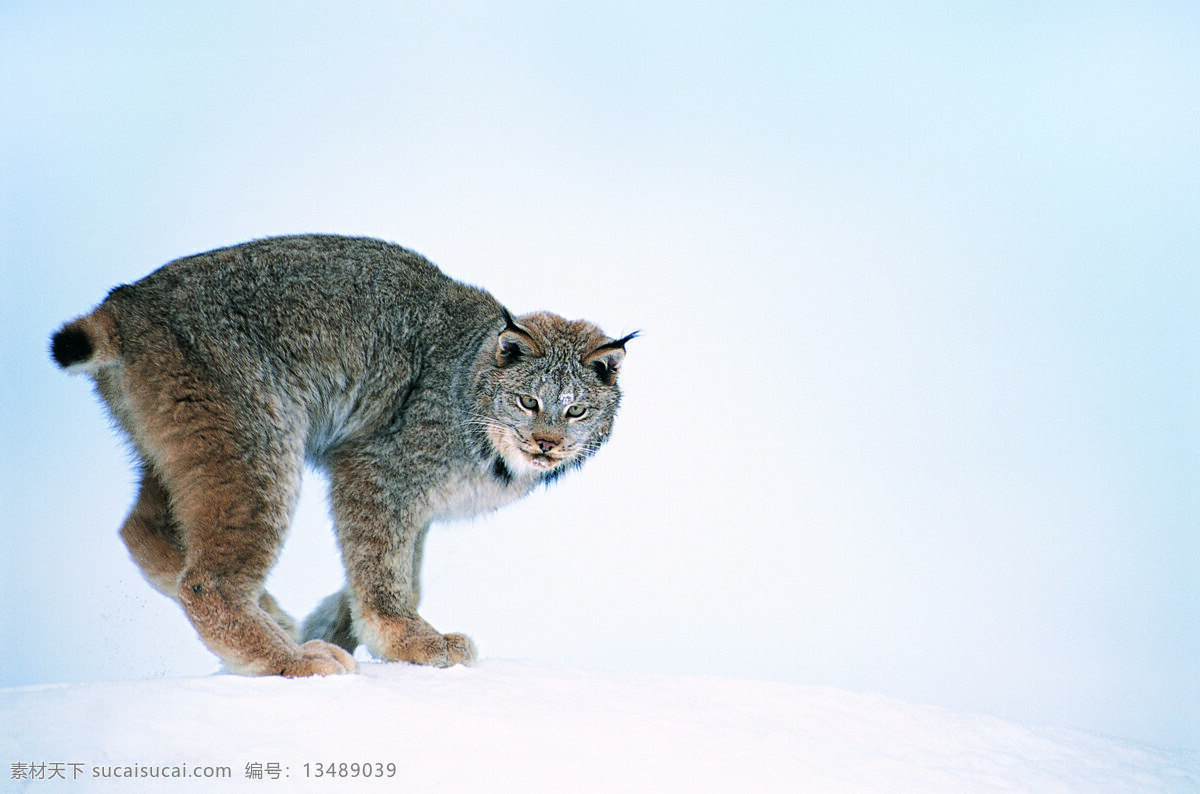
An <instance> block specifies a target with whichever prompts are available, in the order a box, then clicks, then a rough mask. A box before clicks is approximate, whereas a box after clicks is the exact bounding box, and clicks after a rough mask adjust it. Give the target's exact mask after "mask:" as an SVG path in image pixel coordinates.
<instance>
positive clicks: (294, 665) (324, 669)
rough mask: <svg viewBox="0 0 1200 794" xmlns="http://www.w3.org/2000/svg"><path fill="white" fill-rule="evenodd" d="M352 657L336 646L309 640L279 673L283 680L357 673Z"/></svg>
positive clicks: (356, 666)
mask: <svg viewBox="0 0 1200 794" xmlns="http://www.w3.org/2000/svg"><path fill="white" fill-rule="evenodd" d="M357 672H358V664H357V663H356V662H355V661H354V657H353V656H351V655H350V654H348V653H346V652H345V651H344V650H342V649H341V648H339V647H337V646H336V645H330V644H329V643H327V642H323V641H321V640H309V641H308V642H306V643H304V644H303V645H301V646H300V654H299V656H297V657H296V658H295V659H293V660H292V661H290V662H288V664H287V665H286V666H285V667H284V668H283V669H282V670H281V671H280V672H279V674H280V675H282V676H283V677H284V678H302V677H304V676H310V675H340V674H342V673H357Z"/></svg>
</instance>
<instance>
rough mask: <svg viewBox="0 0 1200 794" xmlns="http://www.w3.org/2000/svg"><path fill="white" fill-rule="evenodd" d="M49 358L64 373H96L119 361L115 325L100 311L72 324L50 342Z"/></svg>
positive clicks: (67, 325) (64, 327) (60, 330)
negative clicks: (97, 370) (64, 371)
mask: <svg viewBox="0 0 1200 794" xmlns="http://www.w3.org/2000/svg"><path fill="white" fill-rule="evenodd" d="M50 356H51V357H52V358H53V359H54V360H55V361H56V362H57V363H58V365H59V366H60V367H62V368H63V369H65V370H72V371H78V370H85V371H90V370H96V369H99V368H101V367H105V366H111V365H113V364H116V363H117V361H118V360H119V359H120V357H121V350H120V344H119V341H118V339H117V333H116V324H115V323H114V322H113V320H112V317H111V316H110V315H109V314H108V313H107V312H105V311H104V310H103V309H97V310H96V311H94V312H92V313H91V314H89V315H87V316H85V317H80V318H79V319H76V320H72V321H71V322H69V323H67V324H66V325H64V326H63V327H62V328H60V329H59V330H58V332H57V333H55V334H54V336H53V337H52V338H51V340H50Z"/></svg>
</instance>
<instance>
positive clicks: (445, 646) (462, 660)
mask: <svg viewBox="0 0 1200 794" xmlns="http://www.w3.org/2000/svg"><path fill="white" fill-rule="evenodd" d="M475 657H476V651H475V643H473V642H471V638H470V637H468V636H467V635H466V634H432V635H425V636H422V637H414V638H412V639H411V640H408V641H406V642H403V643H401V644H400V656H399V658H398V661H404V662H412V663H413V664H427V665H429V666H431V667H453V666H454V665H456V664H466V665H471V664H474V663H475Z"/></svg>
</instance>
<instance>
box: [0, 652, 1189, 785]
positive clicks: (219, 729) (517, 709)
mask: <svg viewBox="0 0 1200 794" xmlns="http://www.w3.org/2000/svg"><path fill="white" fill-rule="evenodd" d="M0 748H2V750H0V762H2V763H3V768H2V770H0V772H2V774H0V790H5V791H7V790H13V789H15V790H28V791H93V790H101V791H109V790H111V791H129V790H145V791H163V792H184V791H206V792H209V791H225V790H230V789H236V790H246V791H263V792H268V791H279V792H284V791H288V792H290V791H322V792H324V791H338V790H342V791H345V790H355V791H358V790H377V789H378V790H383V789H387V790H396V791H407V792H425V791H438V792H460V791H472V792H522V793H523V794H536V793H537V792H656V793H657V792H688V794H699V793H701V792H926V793H927V792H955V793H956V794H962V793H963V792H982V791H1008V792H1012V791H1016V792H1104V793H1105V794H1111V793H1112V792H1150V791H1169V792H1186V791H1198V790H1200V753H1194V752H1190V751H1172V750H1166V749H1161V748H1153V747H1147V746H1143V745H1137V744H1133V743H1130V742H1125V741H1119V740H1115V739H1109V738H1105V737H1102V736H1098V735H1094V734H1089V733H1083V732H1080V731H1075V730H1067V729H1059V728H1049V727H1030V726H1024V725H1019V724H1015V723H1012V722H1007V721H1004V720H1000V719H996V718H993V717H990V716H984V715H980V714H970V713H962V712H955V711H951V710H947V709H944V708H939V707H933V706H927V705H921V704H916V703H910V702H905V701H901V700H897V699H894V698H888V697H882V696H875V695H865V694H855V693H851V692H846V691H842V690H837V689H831V688H826V687H815V686H804V685H799V684H792V683H774V682H764V681H748V680H733V679H723V678H716V677H695V676H690V677H672V676H665V675H663V676H646V675H631V674H615V673H599V672H587V671H582V670H574V669H565V668H553V667H546V666H543V665H538V664H533V663H529V662H516V661H500V660H484V661H482V662H481V663H480V664H479V665H478V666H476V667H472V668H466V667H454V668H451V669H448V670H437V669H428V668H421V667H414V666H410V665H400V664H377V663H367V664H363V665H362V672H361V673H360V674H359V675H356V676H342V677H331V678H316V679H305V680H285V679H280V678H242V677H238V676H232V675H214V676H209V677H203V678H185V679H151V680H142V681H128V682H120V683H102V684H69V685H66V684H64V685H50V686H33V687H18V688H7V689H2V690H0ZM343 763H344V764H347V766H346V767H345V772H346V773H352V772H353V771H354V767H352V766H349V765H351V764H359V765H368V766H370V771H371V772H372V773H373V774H372V777H371V778H369V779H368V778H365V777H363V776H362V771H361V770H362V769H364V768H365V767H364V766H359V767H358V769H359V776H358V777H357V778H354V777H348V776H347V777H341V776H336V775H335V776H333V777H330V776H328V775H326V776H323V777H320V778H317V777H315V772H316V769H317V767H316V765H317V764H324V765H330V764H333V765H340V764H343ZM306 764H307V765H308V766H307V768H306V766H305V765H306ZM389 764H391V765H394V766H393V767H390V768H389V766H388V765H389ZM151 766H165V767H167V769H166V772H167V773H169V774H171V773H175V772H186V773H187V774H188V775H193V774H195V773H196V772H197V771H198V770H202V771H205V772H207V771H208V770H209V769H210V768H212V767H227V768H228V770H229V775H230V778H229V779H224V780H212V779H198V778H194V777H192V778H171V779H168V780H162V779H150V778H149V777H140V778H138V779H136V780H129V779H114V778H107V779H105V778H95V777H93V776H94V775H96V774H98V773H99V774H109V770H110V769H114V768H115V770H116V771H119V772H129V771H132V772H133V773H135V774H140V775H143V776H145V775H148V774H149V771H150V767H151ZM131 767H132V770H130V768H131ZM28 769H33V770H35V771H36V773H37V774H45V775H47V776H49V775H52V774H62V775H63V776H65V777H66V778H67V781H66V782H64V781H63V780H56V781H53V782H52V781H49V780H40V779H39V780H15V779H13V777H14V774H23V773H24V772H25V771H26V770H28ZM306 769H307V774H306ZM389 770H394V777H383V778H379V777H376V776H375V773H378V772H383V773H384V774H385V775H386V774H387V772H388V771H389ZM334 771H335V772H340V771H341V770H340V769H339V768H338V767H337V766H335V767H334ZM248 773H249V774H251V775H255V776H254V777H248V776H247V775H248ZM76 775H77V777H76V778H75V781H74V783H72V782H71V778H72V777H75V776H76Z"/></svg>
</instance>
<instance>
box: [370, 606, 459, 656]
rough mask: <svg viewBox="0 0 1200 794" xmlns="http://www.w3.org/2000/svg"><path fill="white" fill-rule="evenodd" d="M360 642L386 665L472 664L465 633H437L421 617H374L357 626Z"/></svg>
mask: <svg viewBox="0 0 1200 794" xmlns="http://www.w3.org/2000/svg"><path fill="white" fill-rule="evenodd" d="M360 631H361V632H362V635H363V640H364V642H366V643H367V647H368V648H370V649H371V652H372V653H374V654H375V655H376V656H379V657H382V658H384V659H387V660H388V661H389V662H409V663H411V664H424V665H429V666H431V667H451V666H453V665H456V664H467V665H469V664H473V663H474V662H475V656H476V654H475V643H473V642H471V638H470V637H468V636H467V635H465V634H441V633H439V632H438V631H437V630H436V629H434V628H433V626H430V625H429V624H428V623H426V622H425V621H424V620H422V619H421V618H419V617H417V618H403V617H386V618H385V617H376V618H375V620H373V621H370V622H369V623H367V624H364V625H362V626H360Z"/></svg>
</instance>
